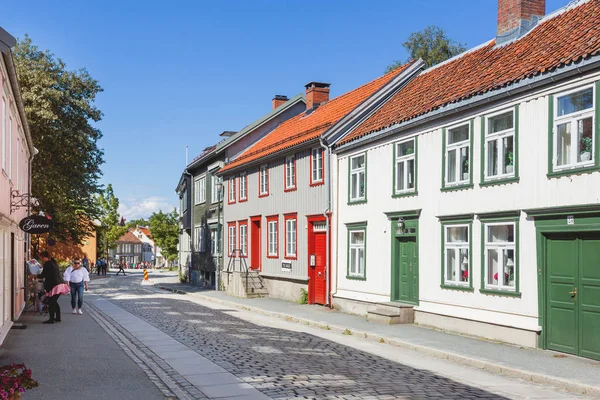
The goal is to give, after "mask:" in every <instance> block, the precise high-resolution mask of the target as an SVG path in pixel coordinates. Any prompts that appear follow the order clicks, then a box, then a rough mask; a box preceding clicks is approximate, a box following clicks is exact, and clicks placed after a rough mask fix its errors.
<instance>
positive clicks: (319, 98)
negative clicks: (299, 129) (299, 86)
mask: <svg viewBox="0 0 600 400" xmlns="http://www.w3.org/2000/svg"><path fill="white" fill-rule="evenodd" d="M329 86H331V84H330V83H323V82H309V83H307V84H306V85H304V87H305V88H306V109H307V110H312V109H314V108H317V107H319V105H320V104H321V103H325V102H326V101H329Z"/></svg>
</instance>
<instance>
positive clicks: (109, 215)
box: [97, 183, 128, 255]
mask: <svg viewBox="0 0 600 400" xmlns="http://www.w3.org/2000/svg"><path fill="white" fill-rule="evenodd" d="M97 204H98V208H99V210H100V213H99V214H100V215H99V220H100V227H99V228H98V241H97V249H98V255H106V250H107V249H112V248H114V247H115V242H116V241H117V240H118V239H119V238H120V237H121V236H123V235H124V234H125V232H127V229H128V227H127V226H121V225H119V222H120V219H121V218H120V216H119V211H118V209H119V199H118V198H117V197H116V196H115V194H114V192H113V188H112V185H111V184H110V183H109V184H108V186H106V190H105V191H104V192H103V193H100V194H99V195H98V196H97Z"/></svg>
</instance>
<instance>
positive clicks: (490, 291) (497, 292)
mask: <svg viewBox="0 0 600 400" xmlns="http://www.w3.org/2000/svg"><path fill="white" fill-rule="evenodd" d="M479 292H480V293H483V294H489V295H495V296H505V297H519V298H520V297H521V293H518V292H509V291H507V290H495V289H479Z"/></svg>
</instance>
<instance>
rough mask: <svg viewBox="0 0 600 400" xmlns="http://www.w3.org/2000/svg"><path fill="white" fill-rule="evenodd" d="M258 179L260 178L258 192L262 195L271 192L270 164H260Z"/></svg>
mask: <svg viewBox="0 0 600 400" xmlns="http://www.w3.org/2000/svg"><path fill="white" fill-rule="evenodd" d="M258 179H259V188H258V194H259V195H261V196H264V195H267V194H269V167H268V165H261V166H260V170H259V174H258Z"/></svg>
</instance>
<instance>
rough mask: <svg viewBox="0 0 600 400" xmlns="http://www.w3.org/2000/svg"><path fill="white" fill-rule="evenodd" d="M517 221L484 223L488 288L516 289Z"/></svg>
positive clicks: (486, 282) (485, 267)
mask: <svg viewBox="0 0 600 400" xmlns="http://www.w3.org/2000/svg"><path fill="white" fill-rule="evenodd" d="M516 231H517V224H516V223H515V222H494V223H484V225H483V232H484V237H483V241H484V247H485V248H484V263H483V265H484V274H483V276H484V282H485V288H486V289H492V290H508V291H515V289H516V285H515V282H516V280H517V274H516V271H517V261H518V260H517V258H516Z"/></svg>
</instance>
